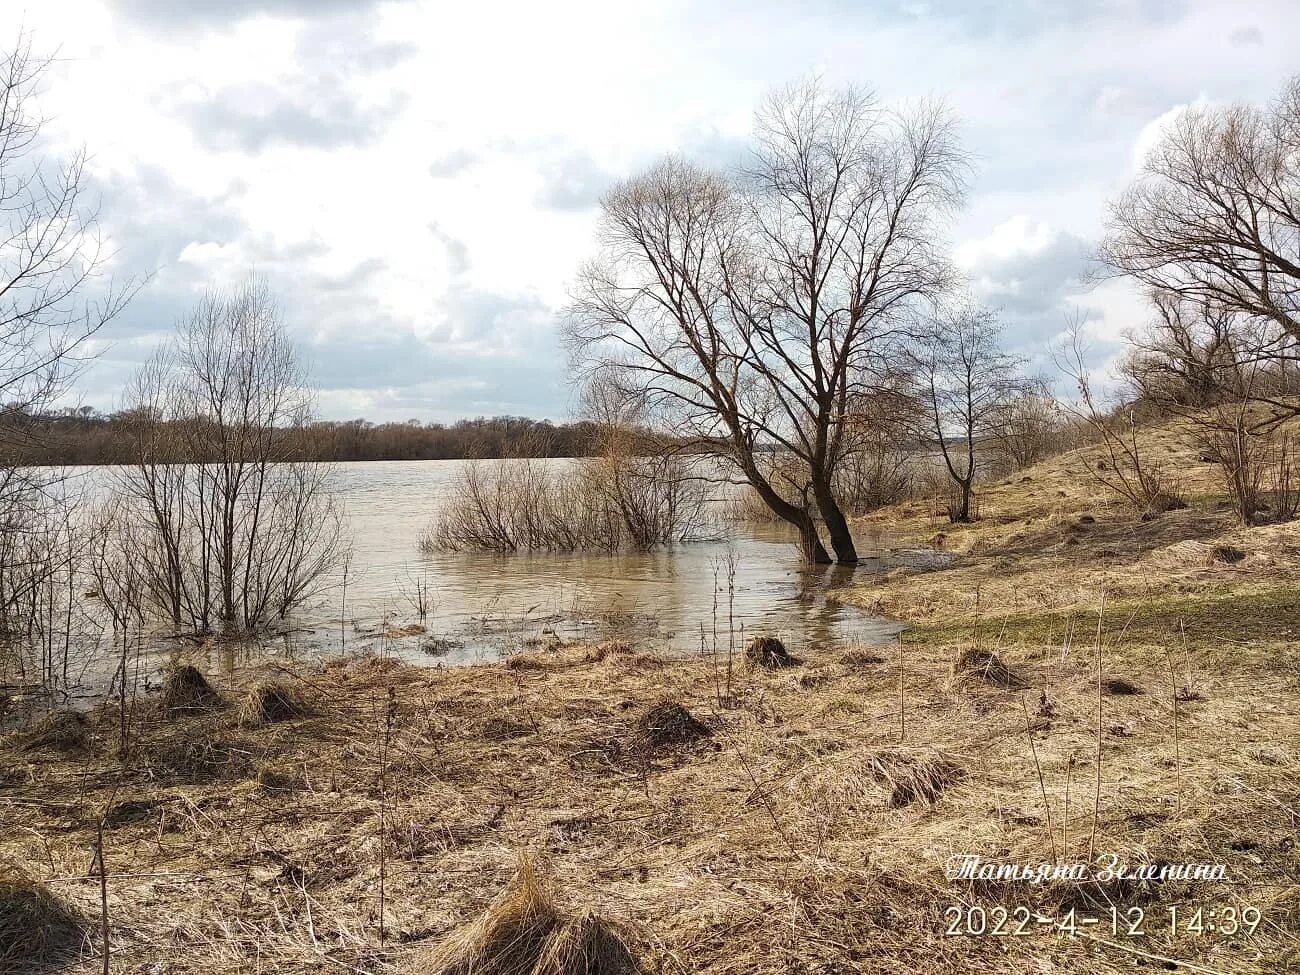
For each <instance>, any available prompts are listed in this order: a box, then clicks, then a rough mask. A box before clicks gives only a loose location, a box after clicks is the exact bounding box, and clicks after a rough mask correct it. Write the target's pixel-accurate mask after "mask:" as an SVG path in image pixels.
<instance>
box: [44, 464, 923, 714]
mask: <svg viewBox="0 0 1300 975" xmlns="http://www.w3.org/2000/svg"><path fill="white" fill-rule="evenodd" d="M462 463H463V462H461V461H392V462H372V463H347V464H338V465H335V466H334V468H333V474H332V484H333V490H334V491H335V492H336V498H337V500H338V501H339V503H340V505H341V507H342V509H343V511H344V514H345V516H346V525H347V528H348V530H349V532H350V535H351V547H352V557H351V560H350V563H349V568H348V570H347V572H346V575H344V574H343V573H339V574H338V575H337V576H336V577H334V578H332V579H331V580H329V582H328V584H327V586H326V587H325V588H324V589H323V590H322V591H321V592H320V593H319V594H317V595H316V596H314V597H313V598H311V599H310V600H308V601H307V602H306V603H305V604H304V605H303V606H302V607H301V608H300V609H299V610H298V611H296V612H295V614H294V616H293V619H292V620H291V621H290V624H289V626H288V628H287V632H285V633H283V634H281V635H279V636H277V637H275V638H268V639H263V640H261V641H259V642H258V643H257V644H256V645H250V644H247V643H244V644H238V645H233V646H232V645H231V644H229V643H225V644H222V643H218V642H215V641H212V642H205V643H202V644H199V645H198V646H195V645H194V643H193V642H192V641H188V640H176V639H169V638H166V637H164V636H162V635H157V636H156V638H154V639H151V640H149V641H148V643H149V646H148V648H147V649H146V650H145V657H146V659H145V660H143V661H140V660H139V658H137V660H138V663H137V668H138V667H139V666H140V665H141V664H143V668H144V669H143V671H142V673H143V674H145V675H148V674H150V673H155V674H156V673H157V672H158V671H159V670H160V669H161V668H162V667H163V666H164V665H165V663H166V661H167V660H168V659H170V657H171V656H172V654H173V652H174V651H177V650H180V651H182V652H183V653H184V655H185V656H186V657H190V658H194V657H197V658H198V659H197V660H196V662H198V663H200V665H201V666H206V667H208V668H211V669H212V670H215V671H224V672H229V671H231V670H232V669H234V668H237V667H240V666H242V665H244V664H247V663H249V662H252V660H253V659H254V658H256V657H258V656H259V655H261V656H265V655H268V654H269V655H276V656H279V655H286V656H293V657H295V658H298V659H301V658H304V657H321V656H328V655H336V654H338V653H340V652H343V651H347V652H357V651H361V652H365V651H375V652H383V653H386V654H389V655H393V656H398V657H401V658H403V659H406V660H409V661H411V662H413V663H418V664H425V665H430V666H448V665H456V664H464V663H473V662H479V661H488V660H497V659H500V658H501V657H502V656H503V655H505V654H508V653H510V652H512V651H514V650H517V649H520V648H521V647H524V646H527V645H529V643H531V642H534V641H539V640H543V639H545V638H547V637H548V636H549V635H551V634H554V635H555V636H558V637H560V638H563V639H586V640H605V639H611V638H618V639H626V640H629V641H633V642H635V643H637V645H638V646H643V647H652V648H656V649H660V650H664V651H667V652H672V653H698V652H701V651H702V650H703V651H706V652H712V651H714V650H715V649H716V650H717V651H720V652H726V651H727V649H728V647H729V646H734V647H737V648H739V647H740V646H742V645H743V642H744V641H746V640H747V639H749V638H750V637H751V636H754V635H757V634H760V633H761V634H770V635H775V636H778V637H780V638H781V639H782V640H783V641H785V642H786V644H787V645H788V646H790V647H791V648H792V650H794V651H795V652H796V653H801V654H802V653H807V652H809V651H812V650H816V649H817V648H819V647H820V648H833V647H836V646H843V645H848V644H856V643H887V642H892V641H894V640H896V639H897V637H898V634H899V632H900V631H901V630H902V629H903V627H902V625H901V624H899V623H896V622H893V621H890V620H886V619H883V618H880V617H877V616H872V615H871V614H869V613H867V612H865V611H863V610H861V609H858V608H856V607H853V606H848V605H845V604H843V603H841V602H839V601H838V600H837V599H836V598H835V590H836V588H837V587H842V586H844V585H847V584H849V583H850V581H851V580H852V579H853V577H854V576H855V575H857V576H858V577H859V578H861V576H862V575H863V574H866V573H871V572H879V571H883V570H886V569H888V568H891V567H893V566H896V565H920V566H929V565H933V564H935V560H936V559H939V558H942V557H943V556H942V555H940V554H939V553H935V552H933V551H931V550H928V549H905V548H897V547H893V546H891V544H890V540H889V539H887V538H884V537H880V536H878V535H877V536H872V535H864V536H861V537H859V538H858V539H857V541H858V548H859V553H860V554H861V555H862V557H863V562H862V564H861V565H859V566H858V567H857V569H856V570H848V569H843V568H839V567H821V568H817V569H810V568H808V567H806V566H804V565H803V564H802V562H801V560H800V558H799V554H798V551H797V548H796V545H795V541H796V536H795V533H794V532H793V531H792V530H790V529H789V527H788V526H785V525H778V524H767V523H744V522H733V521H729V520H719V521H718V523H717V525H716V527H715V529H713V530H711V535H712V536H713V537H710V538H707V539H705V540H697V541H689V542H684V543H679V544H676V545H674V546H671V547H668V548H664V549H661V550H657V551H653V552H635V551H622V552H599V553H580V554H560V553H547V552H536V553H518V554H513V555H496V554H485V553H463V552H462V553H448V552H424V551H422V550H421V547H420V540H421V539H422V538H423V537H424V536H425V535H426V534H427V533H428V531H429V529H430V528H431V526H432V525H433V523H434V521H435V519H436V517H437V513H438V506H439V503H440V499H441V497H442V496H443V494H444V492H445V490H446V489H447V487H448V485H449V484H450V483H451V482H452V480H453V479H454V478H455V476H456V473H457V470H458V468H459V467H460V466H461V464H462ZM485 463H491V462H485ZM544 463H554V464H566V463H569V461H565V460H554V461H546V462H544ZM69 473H71V474H72V475H73V477H72V483H74V484H77V485H78V490H79V492H80V493H81V496H82V497H86V498H93V497H95V496H97V495H100V494H102V493H103V492H104V491H106V490H107V489H108V486H109V484H110V481H111V471H110V470H109V469H106V468H81V469H77V470H75V471H72V472H69ZM85 663H86V667H85V669H83V670H82V671H81V674H82V681H81V684H82V687H83V688H84V690H85V691H92V689H93V688H94V687H96V686H98V685H101V684H104V683H106V682H107V680H108V678H109V676H110V674H111V667H112V666H114V665H113V661H112V657H111V655H104V654H92V657H91V658H89V659H87V660H86V662H85ZM99 671H102V673H99ZM149 679H150V678H149V677H148V676H145V680H146V682H148V681H149Z"/></svg>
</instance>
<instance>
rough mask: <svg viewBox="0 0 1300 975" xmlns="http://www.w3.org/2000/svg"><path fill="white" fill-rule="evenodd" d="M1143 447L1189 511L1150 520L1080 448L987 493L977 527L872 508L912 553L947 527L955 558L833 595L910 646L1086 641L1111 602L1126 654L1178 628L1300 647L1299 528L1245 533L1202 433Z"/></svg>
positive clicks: (1178, 429) (915, 507)
mask: <svg viewBox="0 0 1300 975" xmlns="http://www.w3.org/2000/svg"><path fill="white" fill-rule="evenodd" d="M1142 437H1143V440H1144V449H1145V450H1147V451H1148V452H1149V453H1150V455H1151V456H1152V457H1153V458H1155V459H1156V460H1158V461H1159V463H1160V464H1161V465H1162V466H1163V467H1165V468H1167V469H1169V470H1178V471H1179V472H1180V487H1181V489H1182V491H1183V492H1184V494H1185V497H1186V501H1187V507H1186V508H1183V509H1175V510H1170V511H1166V512H1164V513H1162V514H1159V515H1158V516H1157V517H1154V518H1151V519H1150V520H1143V519H1142V518H1141V517H1140V516H1139V515H1138V514H1137V513H1136V512H1134V511H1133V510H1132V509H1131V508H1129V507H1128V506H1126V505H1125V504H1124V503H1122V502H1121V501H1119V500H1116V499H1111V498H1107V497H1106V495H1105V493H1104V491H1101V490H1099V487H1098V485H1097V483H1096V482H1095V481H1093V480H1092V479H1091V478H1090V477H1089V475H1088V474H1087V471H1086V464H1085V461H1087V460H1088V459H1089V458H1090V457H1093V455H1096V454H1097V448H1089V447H1085V448H1080V449H1079V450H1074V451H1070V452H1068V453H1065V454H1062V455H1060V456H1057V457H1053V458H1050V459H1049V460H1047V461H1044V462H1043V463H1040V464H1038V465H1036V466H1034V467H1032V468H1029V469H1028V470H1026V471H1023V472H1018V473H1016V474H1015V475H1013V476H1011V477H1009V478H1007V479H1006V480H1004V481H1001V482H998V483H995V484H990V485H986V486H985V487H984V488H983V490H982V493H981V498H982V501H981V504H982V512H983V516H982V517H981V519H980V520H979V521H977V522H975V523H973V524H967V525H949V524H947V523H946V521H943V522H941V521H939V520H937V519H935V518H933V517H930V516H929V514H928V513H927V508H926V506H925V505H924V504H916V503H912V504H901V505H895V506H892V507H889V508H885V509H881V510H880V511H877V512H874V513H873V514H872V515H870V516H869V517H868V518H866V519H864V520H863V521H862V525H863V527H868V528H871V529H874V530H880V531H883V532H885V533H886V534H887V535H889V536H891V537H893V538H895V539H898V540H899V542H901V543H904V544H905V543H908V542H915V543H919V544H929V543H930V542H931V541H933V539H934V538H935V532H936V530H938V529H940V528H941V529H942V532H943V538H942V546H943V549H944V550H945V551H947V552H951V553H954V554H955V555H956V556H957V560H956V562H955V564H953V565H952V566H951V567H950V568H944V569H941V570H939V571H924V572H923V571H917V570H910V569H899V570H895V571H893V572H890V573H886V574H885V575H883V576H875V577H871V576H868V577H864V578H863V579H862V580H861V581H860V582H859V583H858V584H857V585H855V586H854V587H852V588H850V589H845V590H842V591H841V592H840V593H838V594H837V595H839V597H840V598H841V599H843V600H844V601H845V602H851V603H855V604H857V605H860V606H864V607H867V608H870V609H872V610H874V611H876V612H881V613H884V614H885V615H888V616H892V617H894V618H897V619H902V620H906V621H908V622H911V623H913V624H915V629H914V630H913V631H912V633H911V634H910V636H909V637H908V639H909V640H916V641H928V642H933V643H960V642H963V641H968V640H970V639H971V638H977V639H978V640H979V641H980V642H983V643H992V642H993V641H994V640H995V639H996V637H997V636H998V634H999V633H1001V632H1002V631H1003V630H1004V629H1005V630H1006V635H1007V637H1008V639H1009V640H1010V641H1012V642H1015V641H1017V640H1019V641H1026V642H1037V643H1043V644H1050V643H1056V644H1061V643H1063V642H1064V643H1066V644H1069V643H1071V642H1075V640H1076V639H1077V641H1078V642H1086V641H1087V639H1088V637H1089V636H1090V635H1091V630H1092V629H1093V628H1095V626H1096V622H1097V621H1096V615H1095V614H1096V611H1097V607H1098V605H1099V604H1100V603H1101V602H1102V598H1103V594H1104V596H1105V602H1106V604H1107V606H1108V607H1109V610H1108V612H1107V614H1106V620H1105V621H1104V623H1105V628H1106V633H1105V635H1106V637H1107V638H1113V637H1117V636H1118V634H1119V633H1120V632H1123V633H1124V639H1125V642H1127V643H1130V644H1132V643H1141V644H1146V645H1149V646H1159V645H1161V644H1163V643H1165V642H1166V641H1167V640H1168V639H1169V636H1170V633H1169V629H1170V628H1172V629H1173V630H1174V631H1175V632H1177V630H1178V627H1179V624H1180V621H1181V622H1182V623H1183V624H1185V629H1186V635H1187V637H1188V639H1190V640H1193V641H1197V640H1199V641H1202V642H1203V644H1204V645H1207V646H1209V645H1220V646H1222V645H1225V644H1237V643H1241V642H1247V641H1250V640H1254V639H1265V640H1271V639H1277V638H1291V639H1300V589H1297V587H1295V586H1294V585H1291V584H1290V582H1289V580H1290V578H1291V577H1292V574H1293V573H1295V572H1296V571H1297V570H1300V522H1290V523H1284V524H1274V525H1261V526H1257V527H1253V528H1244V527H1242V526H1241V525H1240V524H1239V523H1238V522H1237V520H1236V518H1235V516H1234V515H1233V512H1232V510H1231V508H1230V505H1229V500H1228V496H1227V494H1226V492H1225V489H1224V486H1223V483H1222V479H1221V476H1220V473H1219V469H1218V468H1217V466H1216V465H1213V464H1207V463H1203V462H1202V461H1201V460H1200V459H1199V458H1200V450H1199V448H1198V447H1197V445H1196V443H1195V440H1194V437H1193V431H1191V430H1190V429H1188V428H1187V427H1186V426H1185V425H1182V424H1179V423H1169V424H1166V425H1164V426H1160V427H1155V428H1151V429H1148V430H1145V431H1143V433H1142ZM1089 617H1091V619H1089ZM1130 617H1132V619H1131V620H1130ZM1179 642H1181V636H1180V637H1179Z"/></svg>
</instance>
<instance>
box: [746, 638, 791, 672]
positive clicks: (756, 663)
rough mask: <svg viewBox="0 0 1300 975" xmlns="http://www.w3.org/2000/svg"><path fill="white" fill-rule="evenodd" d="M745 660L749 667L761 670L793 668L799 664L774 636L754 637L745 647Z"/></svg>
mask: <svg viewBox="0 0 1300 975" xmlns="http://www.w3.org/2000/svg"><path fill="white" fill-rule="evenodd" d="M745 659H746V660H747V661H749V664H750V666H751V667H761V668H762V669H763V670H780V669H781V668H782V667H793V666H794V665H795V664H797V663H798V662H799V661H798V660H797V659H796V658H795V657H793V656H792V655H791V654H790V651H789V650H787V649H786V648H785V644H784V643H782V642H781V641H780V640H778V639H777V638H776V637H774V636H756V637H754V639H752V640H750V641H749V646H747V647H745Z"/></svg>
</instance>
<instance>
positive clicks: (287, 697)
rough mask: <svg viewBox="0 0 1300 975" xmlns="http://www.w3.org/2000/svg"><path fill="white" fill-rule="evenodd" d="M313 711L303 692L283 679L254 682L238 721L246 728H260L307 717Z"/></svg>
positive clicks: (245, 697) (244, 701)
mask: <svg viewBox="0 0 1300 975" xmlns="http://www.w3.org/2000/svg"><path fill="white" fill-rule="evenodd" d="M310 713H311V709H310V708H309V707H308V706H307V702H306V701H305V700H304V699H303V696H302V693H301V692H300V691H299V690H298V689H297V688H295V687H291V686H290V685H288V684H286V683H284V682H282V681H261V682H259V683H257V684H254V685H253V687H251V688H250V689H249V691H248V693H247V694H246V695H245V696H244V700H243V703H242V704H240V707H239V716H238V719H237V720H238V722H239V724H240V725H242V726H243V727H245V728H259V727H261V726H262V725H268V724H275V723H276V722H279V721H292V720H294V719H295V718H305V717H307V716H308V715H309V714H310Z"/></svg>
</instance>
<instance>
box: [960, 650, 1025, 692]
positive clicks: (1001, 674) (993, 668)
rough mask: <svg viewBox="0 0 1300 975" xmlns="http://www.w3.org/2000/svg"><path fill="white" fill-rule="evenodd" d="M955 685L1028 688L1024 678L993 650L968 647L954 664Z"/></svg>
mask: <svg viewBox="0 0 1300 975" xmlns="http://www.w3.org/2000/svg"><path fill="white" fill-rule="evenodd" d="M952 677H953V681H954V682H955V683H958V684H960V683H962V682H965V681H980V682H983V683H985V684H992V685H994V686H995V687H1005V688H1008V689H1018V688H1022V687H1025V686H1027V682H1026V681H1025V679H1024V678H1023V677H1021V676H1020V675H1019V674H1017V673H1016V672H1015V671H1013V670H1012V669H1011V668H1010V667H1008V666H1007V665H1006V663H1005V662H1004V661H1003V660H1002V658H1001V657H1000V656H998V654H997V653H996V652H995V651H993V650H983V649H980V648H977V647H967V648H966V649H965V650H962V651H961V653H959V654H958V655H957V657H956V659H954V660H953V662H952Z"/></svg>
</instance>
